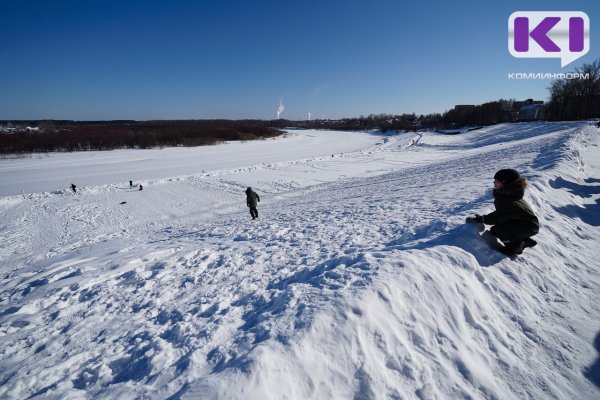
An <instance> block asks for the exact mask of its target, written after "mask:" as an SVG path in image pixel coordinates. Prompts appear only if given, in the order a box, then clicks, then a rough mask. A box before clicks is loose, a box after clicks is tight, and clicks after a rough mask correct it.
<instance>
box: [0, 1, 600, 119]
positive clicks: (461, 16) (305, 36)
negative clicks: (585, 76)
mask: <svg viewBox="0 0 600 400" xmlns="http://www.w3.org/2000/svg"><path fill="white" fill-rule="evenodd" d="M532 10H540V11H547V10H553V11H554V10H556V11H560V10H563V11H584V12H586V13H587V14H588V16H589V17H590V21H591V39H590V40H591V45H590V52H589V53H588V54H587V55H586V56H584V57H582V58H580V59H579V60H577V61H575V62H574V63H572V64H570V65H568V66H567V67H565V69H561V68H560V61H559V60H558V59H543V60H540V59H516V58H513V57H512V56H511V55H510V54H509V52H508V50H507V42H508V36H507V26H508V17H509V16H510V14H512V13H513V12H514V11H532ZM596 28H597V29H596ZM0 55H1V58H0V119H44V118H49V119H80V120H102V119H139V120H146V119H180V118H232V119H238V118H261V119H273V118H275V117H276V111H277V108H278V106H279V101H280V100H282V101H283V103H284V105H285V111H284V113H283V114H282V117H284V118H288V119H306V117H307V113H308V112H310V113H312V117H313V118H321V117H325V118H339V117H352V116H359V115H368V114H371V113H374V114H379V113H393V114H399V113H405V112H406V113H411V112H415V113H417V114H421V113H431V112H443V111H445V110H447V109H449V108H452V107H453V106H454V105H455V104H478V103H482V102H486V101H490V100H495V99H499V98H517V99H525V98H529V97H533V98H536V99H542V100H545V99H546V98H547V87H548V86H549V85H550V81H548V80H545V81H523V80H520V81H517V80H508V78H507V75H508V73H509V72H567V71H573V70H574V69H575V68H576V67H579V66H581V65H582V64H583V63H589V62H591V61H593V60H595V59H597V58H599V57H600V2H599V1H593V0H586V1H580V0H571V1H568V2H567V1H564V0H562V1H554V0H546V1H439V2H435V1H427V0H422V1H416V2H401V1H398V0H390V1H378V0H371V1H358V0H343V1H337V0H320V1H313V0H303V1H262V0H255V1H250V0H245V1H237V0H236V1H226V0H221V1H217V0H215V1H212V0H204V1H183V0H166V1H153V0H143V1H129V0H120V1H113V0H104V1H100V0H70V1H66V0H47V1H35V0H0Z"/></svg>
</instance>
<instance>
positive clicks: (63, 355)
mask: <svg viewBox="0 0 600 400" xmlns="http://www.w3.org/2000/svg"><path fill="white" fill-rule="evenodd" d="M599 137H600V131H599V130H598V129H597V128H596V127H595V122H578V123H521V124H503V125H497V126H492V127H487V128H483V129H480V130H477V131H472V132H467V133H464V134H460V135H451V136H446V135H442V134H436V133H419V134H413V133H409V134H400V135H395V136H387V135H386V136H383V135H378V134H377V133H348V132H320V131H290V133H289V134H288V135H286V136H285V137H281V138H276V139H270V140H266V141H261V142H247V143H227V144H223V145H219V146H214V147H210V148H198V149H165V150H153V151H146V150H138V151H115V152H106V153H78V154H52V155H50V156H48V157H39V158H36V157H32V158H26V159H20V160H2V161H0V171H1V175H0V188H1V190H2V192H3V194H4V196H5V197H1V198H0V233H1V235H2V238H3V239H2V245H1V247H0V262H1V264H0V397H2V398H15V399H17V398H36V397H44V398H45V397H49V398H60V399H64V398H87V397H98V398H110V399H114V398H124V399H125V398H127V399H128V398H160V399H163V398H168V399H187V398H189V399H200V398H202V399H209V398H239V399H268V398H272V399H282V398H291V399H305V398H357V399H377V398H381V399H390V398H398V399H400V398H402V399H412V398H414V399H447V398H474V399H479V398H484V399H509V398H535V399H552V398H556V399H596V398H599V396H600V389H599V387H598V385H600V376H599V372H598V370H599V369H600V367H599V366H598V365H599V362H600V361H599V355H598V351H600V348H599V347H600V344H599V341H600V339H598V335H600V322H599V321H600V318H599V317H600V261H599V260H600V250H599V249H600V246H598V245H599V244H600V228H599V226H600V206H599V203H600V148H599V145H600V140H599ZM500 168H516V169H518V170H519V171H521V172H522V174H523V175H524V176H526V177H527V178H528V179H529V181H530V187H529V189H528V191H527V194H526V199H527V200H528V201H529V202H530V204H531V205H532V206H533V208H534V209H535V211H536V213H537V214H538V215H539V217H540V220H541V222H542V229H541V232H540V234H539V235H538V236H537V237H536V239H537V240H538V242H539V245H538V246H536V247H534V248H532V249H526V251H525V253H524V254H523V255H522V256H518V257H516V258H514V259H510V258H507V257H505V256H503V255H501V254H500V253H496V252H494V251H493V250H491V249H489V248H488V247H487V246H486V245H485V244H484V243H483V241H482V240H481V239H480V238H479V233H478V232H477V230H476V228H475V227H474V226H471V225H465V224H464V223H463V222H464V218H465V217H466V216H467V215H472V214H475V213H487V212H489V211H491V210H492V208H493V204H492V196H491V190H490V187H491V185H492V177H493V175H494V172H495V171H496V170H498V169H500ZM129 179H133V180H134V181H135V183H136V184H139V183H141V184H143V185H144V190H143V191H138V190H136V188H134V189H130V188H129V184H128V183H126V182H128V180H129ZM71 181H75V182H74V183H76V184H77V185H78V186H79V187H80V188H81V189H80V190H78V192H77V193H76V194H73V193H71V192H69V191H68V190H67V189H66V187H68V185H69V184H70V183H71ZM247 186H252V187H253V188H255V190H256V191H257V192H258V193H259V195H260V196H261V200H262V201H261V203H259V207H258V210H259V214H260V218H259V219H258V220H256V221H251V220H250V215H249V213H248V210H247V208H246V206H245V195H244V189H245V188H246V187H247ZM17 194H18V195H17Z"/></svg>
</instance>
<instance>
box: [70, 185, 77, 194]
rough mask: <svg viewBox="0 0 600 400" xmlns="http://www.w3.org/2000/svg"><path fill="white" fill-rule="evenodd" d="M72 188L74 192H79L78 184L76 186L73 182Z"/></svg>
mask: <svg viewBox="0 0 600 400" xmlns="http://www.w3.org/2000/svg"><path fill="white" fill-rule="evenodd" d="M71 190H72V191H73V193H77V186H75V184H74V183H71Z"/></svg>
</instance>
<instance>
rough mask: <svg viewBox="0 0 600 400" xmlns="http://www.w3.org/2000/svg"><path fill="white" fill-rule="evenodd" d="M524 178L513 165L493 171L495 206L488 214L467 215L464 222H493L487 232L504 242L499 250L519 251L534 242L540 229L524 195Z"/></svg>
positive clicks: (506, 252) (510, 252)
mask: <svg viewBox="0 0 600 400" xmlns="http://www.w3.org/2000/svg"><path fill="white" fill-rule="evenodd" d="M526 187H527V179H526V178H525V177H522V176H520V175H519V173H518V172H517V171H516V170H514V169H501V170H500V171H498V172H496V174H495V175H494V206H495V207H496V211H493V212H491V213H490V214H488V215H475V216H474V217H467V220H466V222H467V223H481V224H486V225H493V226H492V228H491V229H490V233H491V234H492V235H494V236H495V237H497V238H498V239H500V241H501V242H502V243H504V247H501V248H500V251H501V252H502V253H504V254H506V255H509V256H512V255H516V254H521V253H522V252H523V249H524V248H526V247H533V246H535V245H536V244H537V242H536V241H535V240H533V239H531V237H532V236H534V235H536V234H537V233H538V232H539V230H540V223H539V220H538V218H537V217H536V215H535V214H534V212H533V210H532V209H531V207H530V206H529V204H527V202H526V201H525V200H524V199H523V196H524V195H525V188H526Z"/></svg>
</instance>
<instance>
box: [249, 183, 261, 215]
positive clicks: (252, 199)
mask: <svg viewBox="0 0 600 400" xmlns="http://www.w3.org/2000/svg"><path fill="white" fill-rule="evenodd" d="M259 202H260V196H259V195H258V194H257V193H256V192H255V191H254V190H252V188H251V187H248V189H246V204H247V205H248V207H250V215H251V216H252V219H256V218H258V210H257V209H256V206H257V205H258V203H259Z"/></svg>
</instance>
